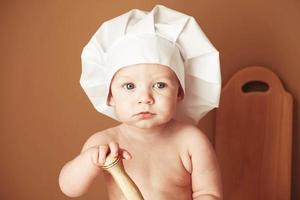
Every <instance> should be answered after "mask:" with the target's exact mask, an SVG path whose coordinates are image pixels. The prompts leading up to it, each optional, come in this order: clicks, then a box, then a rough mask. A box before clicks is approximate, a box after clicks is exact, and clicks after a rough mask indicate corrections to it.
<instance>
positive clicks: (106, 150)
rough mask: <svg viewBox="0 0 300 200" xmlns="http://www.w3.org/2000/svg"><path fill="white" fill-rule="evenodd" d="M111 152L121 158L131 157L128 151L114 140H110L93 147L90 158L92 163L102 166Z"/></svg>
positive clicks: (127, 158)
mask: <svg viewBox="0 0 300 200" xmlns="http://www.w3.org/2000/svg"><path fill="white" fill-rule="evenodd" d="M109 154H111V156H113V157H118V156H120V157H121V158H122V159H126V160H129V159H131V158H132V156H131V155H130V153H129V152H128V151H127V150H125V149H121V148H120V147H119V144H118V143H116V142H110V143H109V144H105V145H99V146H96V147H93V151H92V152H91V158H92V162H93V164H95V165H97V166H100V167H102V166H103V165H104V163H105V160H106V157H107V156H108V155H109Z"/></svg>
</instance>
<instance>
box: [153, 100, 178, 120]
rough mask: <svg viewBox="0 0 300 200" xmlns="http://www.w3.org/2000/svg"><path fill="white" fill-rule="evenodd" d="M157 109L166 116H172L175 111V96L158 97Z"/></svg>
mask: <svg viewBox="0 0 300 200" xmlns="http://www.w3.org/2000/svg"><path fill="white" fill-rule="evenodd" d="M156 104H157V110H158V111H159V112H161V113H164V115H165V116H166V117H169V118H171V117H173V115H174V114H175V111H176V105H177V101H176V97H167V98H160V99H158V100H157V101H156Z"/></svg>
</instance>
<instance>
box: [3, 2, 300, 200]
mask: <svg viewBox="0 0 300 200" xmlns="http://www.w3.org/2000/svg"><path fill="white" fill-rule="evenodd" d="M157 3H160V4H164V5H166V6H168V7H171V8H173V9H177V10H179V11H182V12H185V13H187V14H189V15H192V16H194V17H195V18H196V19H197V21H198V22H199V23H200V24H201V26H202V28H203V30H204V32H205V33H206V34H207V35H208V37H209V38H210V40H211V41H212V43H213V44H214V45H215V46H216V48H217V49H218V50H219V51H220V54H221V64H222V77H223V83H226V81H227V80H228V78H229V77H230V76H231V75H232V74H233V73H234V72H236V71H237V70H239V69H241V68H243V67H245V66H248V65H265V66H267V67H269V68H270V69H271V70H273V71H274V72H275V73H277V74H278V75H279V76H280V78H281V79H282V81H283V82H284V85H285V87H286V89H287V90H288V91H289V92H291V93H292V95H293V96H294V127H293V128H294V130H293V134H294V135H293V139H294V143H293V188H292V196H293V199H295V200H296V199H300V179H299V178H300V170H299V169H300V168H299V166H300V158H299V156H300V148H299V142H300V138H299V134H300V131H299V124H300V118H299V111H300V108H299V103H298V102H299V99H300V84H299V79H300V66H299V57H300V53H299V52H300V26H299V24H300V3H299V1H297V0H285V1H284V0H273V1H271V0H265V1H261V0H244V1H239V0H231V1H216V0H209V1H197V0H189V1H183V0H181V1H175V0H173V1H172V0H168V1H167V0H165V1H154V0H149V1H137V0H136V1H133V0H130V1H129V0H127V1H124V0H118V1H113V0H109V1H108V0H103V1H100V0H97V1H96V0H86V1H76V0H64V1H62V0H44V1H38V0H27V1H21V0H20V1H17V0H14V1H13V0H12V1H6V2H5V1H3V0H2V1H1V2H0V25H1V26H0V38H1V39H0V44H1V47H0V58H1V60H0V63H1V68H0V70H1V71H0V75H1V77H0V81H1V119H0V120H1V121H0V124H1V138H0V148H1V149H0V156H1V163H0V184H1V185H0V186H1V187H0V199H1V200H2V199H3V200H17V199H18V200H19V199H20V200H23V199H32V200H33V199H43V200H53V199H68V198H67V197H65V196H64V195H63V194H62V193H61V192H60V190H59V187H58V181H57V180H58V174H59V171H60V168H61V167H62V165H63V164H64V163H65V162H66V161H67V160H70V159H71V158H73V157H74V156H75V155H76V154H78V153H79V151H80V149H81V146H82V144H83V143H84V141H85V140H86V139H87V138H88V137H89V135H91V134H92V133H94V132H96V131H99V130H103V129H105V128H108V127H110V126H112V125H116V124H117V123H116V122H114V121H113V120H111V119H109V118H107V117H105V116H103V115H101V114H98V113H97V112H96V111H95V110H94V108H93V107H92V106H91V104H90V102H89V101H88V99H87V97H86V96H85V94H84V93H83V91H82V89H81V88H80V85H79V76H80V73H81V66H80V54H81V50H82V47H83V46H84V45H85V44H86V42H87V41H88V40H89V38H90V37H91V35H92V34H93V33H94V32H95V31H96V29H97V28H98V27H99V25H100V24H101V23H102V22H103V21H105V20H107V19H110V18H112V17H115V16H117V15H120V14H122V13H124V12H127V11H128V10H129V9H131V8H139V9H145V10H150V9H151V8H152V7H153V6H154V5H155V4H157ZM201 127H202V128H203V130H204V131H205V132H206V133H207V134H208V135H209V137H210V139H211V140H212V141H213V138H214V136H213V135H214V134H213V132H214V128H213V127H214V113H210V114H209V115H208V116H207V117H206V118H204V119H203V120H202V121H201ZM78 199H103V200H105V199H107V195H106V193H105V189H104V186H103V181H102V178H101V177H99V179H98V180H97V181H96V182H95V184H94V185H93V187H92V188H91V190H90V191H89V192H88V193H87V194H86V195H84V196H83V197H80V198H78Z"/></svg>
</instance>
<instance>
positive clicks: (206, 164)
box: [188, 127, 222, 200]
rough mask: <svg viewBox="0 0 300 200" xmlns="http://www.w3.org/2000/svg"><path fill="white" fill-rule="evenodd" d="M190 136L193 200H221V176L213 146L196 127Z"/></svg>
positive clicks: (192, 129)
mask: <svg viewBox="0 0 300 200" xmlns="http://www.w3.org/2000/svg"><path fill="white" fill-rule="evenodd" d="M188 135H189V137H188V144H189V154H190V157H191V163H192V172H191V176H192V189H193V200H221V199H222V184H221V175H220V172H219V167H218V163H217V159H216V155H215V152H214V149H213V147H212V145H211V144H210V142H209V140H208V138H207V137H206V136H205V135H204V134H203V133H202V132H201V131H200V130H199V129H198V128H196V127H195V128H191V130H190V131H189V134H188Z"/></svg>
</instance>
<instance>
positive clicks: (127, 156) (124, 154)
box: [121, 149, 132, 160]
mask: <svg viewBox="0 0 300 200" xmlns="http://www.w3.org/2000/svg"><path fill="white" fill-rule="evenodd" d="M121 152H122V158H123V159H126V160H129V159H131V158H132V156H131V154H130V153H129V152H128V151H126V150H125V149H122V150H121Z"/></svg>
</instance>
